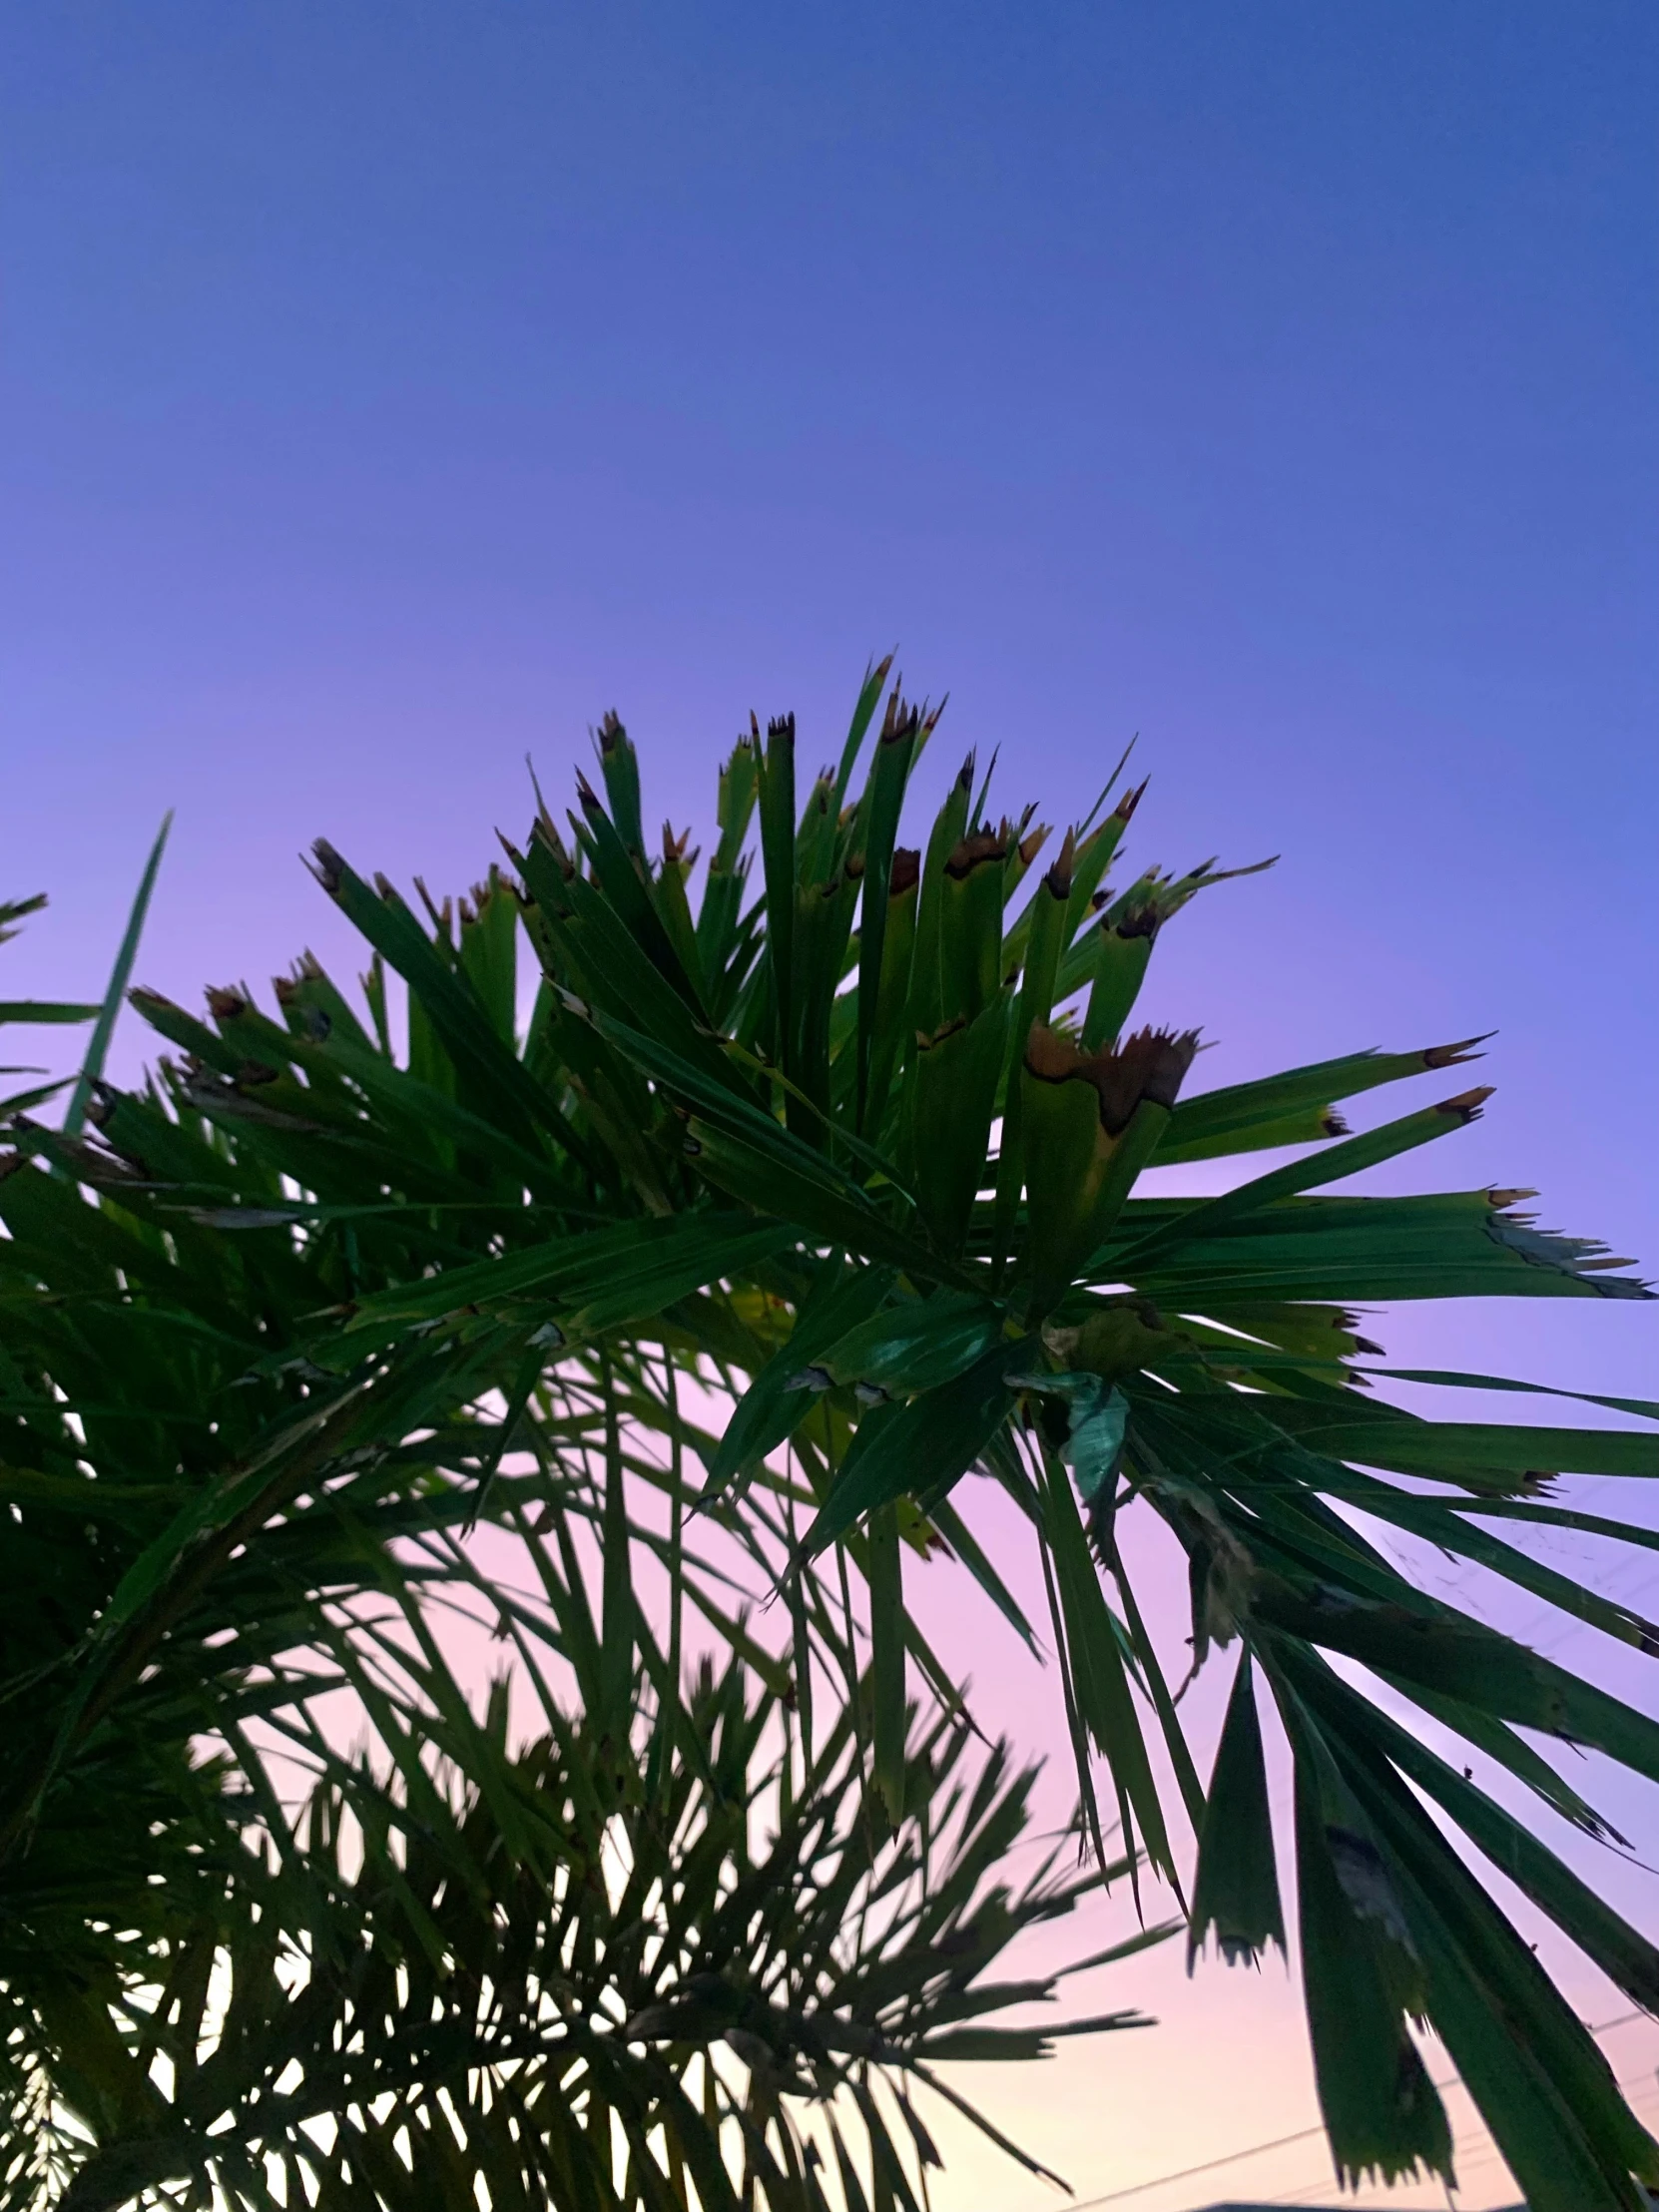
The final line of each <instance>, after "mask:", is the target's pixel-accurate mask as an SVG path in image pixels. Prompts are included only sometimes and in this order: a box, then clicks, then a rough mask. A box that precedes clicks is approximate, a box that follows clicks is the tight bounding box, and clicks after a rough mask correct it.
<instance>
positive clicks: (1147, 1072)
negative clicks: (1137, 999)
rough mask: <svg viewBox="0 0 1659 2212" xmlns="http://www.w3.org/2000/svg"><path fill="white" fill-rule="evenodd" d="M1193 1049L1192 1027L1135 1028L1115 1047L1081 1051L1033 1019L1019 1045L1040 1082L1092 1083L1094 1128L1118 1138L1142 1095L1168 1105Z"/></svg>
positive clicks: (1195, 1043) (1195, 1042)
mask: <svg viewBox="0 0 1659 2212" xmlns="http://www.w3.org/2000/svg"><path fill="white" fill-rule="evenodd" d="M1197 1050H1198V1031H1197V1030H1196V1029H1188V1030H1184V1031H1182V1032H1181V1033H1180V1034H1179V1035H1178V1034H1177V1033H1176V1032H1175V1031H1174V1030H1173V1029H1140V1030H1137V1031H1136V1032H1135V1034H1134V1036H1132V1037H1126V1038H1125V1039H1124V1040H1123V1042H1122V1043H1121V1044H1120V1045H1119V1046H1118V1047H1117V1048H1116V1050H1115V1051H1113V1050H1109V1051H1105V1052H1087V1053H1086V1052H1081V1051H1079V1049H1078V1047H1077V1045H1076V1044H1075V1043H1074V1042H1073V1040H1072V1039H1071V1038H1070V1037H1067V1036H1062V1035H1061V1033H1060V1032H1059V1031H1058V1030H1057V1029H1050V1028H1048V1027H1047V1026H1046V1025H1045V1024H1043V1023H1042V1022H1037V1023H1035V1024H1034V1025H1033V1027H1032V1030H1031V1037H1030V1041H1029V1043H1028V1044H1027V1045H1026V1048H1025V1065H1026V1067H1027V1068H1028V1069H1029V1070H1030V1072H1031V1074H1033V1075H1034V1076H1035V1077H1036V1078H1037V1080H1038V1081H1039V1082H1041V1083H1069V1082H1074V1081H1075V1082H1083V1083H1092V1084H1093V1085H1094V1088H1095V1094H1096V1096H1097V1097H1098V1098H1099V1100H1100V1126H1101V1127H1102V1129H1104V1130H1105V1132H1106V1134H1107V1135H1108V1136H1109V1137H1117V1136H1121V1135H1122V1133H1123V1131H1124V1130H1125V1129H1127V1128H1128V1126H1129V1124H1130V1121H1131V1120H1132V1119H1133V1117H1134V1112H1135V1108H1136V1107H1137V1106H1138V1105H1139V1104H1140V1103H1141V1101H1142V1099H1143V1098H1144V1099H1145V1100H1147V1101H1148V1103H1149V1104H1151V1105H1153V1106H1165V1107H1168V1106H1173V1105H1174V1104H1175V1101H1176V1096H1177V1094H1178V1093H1179V1091H1180V1089H1181V1085H1182V1083H1183V1081H1184V1080H1185V1078H1186V1074H1187V1070H1188V1069H1189V1068H1190V1067H1191V1066H1192V1064H1193V1055H1194V1053H1195V1052H1197Z"/></svg>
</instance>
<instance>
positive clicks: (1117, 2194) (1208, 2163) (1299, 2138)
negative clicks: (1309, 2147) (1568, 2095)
mask: <svg viewBox="0 0 1659 2212" xmlns="http://www.w3.org/2000/svg"><path fill="white" fill-rule="evenodd" d="M1648 2016H1649V2015H1648V2014H1647V2013H1645V2012H1643V2011H1641V2010H1636V2011H1631V2012H1621V2013H1620V2014H1619V2015H1618V2017H1617V2018H1616V2019H1611V2020H1601V2021H1599V2022H1597V2024H1596V2025H1595V2026H1593V2027H1592V2028H1591V2029H1590V2033H1591V2034H1592V2035H1610V2034H1611V2033H1612V2031H1613V2029H1614V2028H1616V2027H1628V2026H1629V2025H1630V2023H1631V2021H1632V2020H1643V2019H1646V2018H1648ZM1631 2078H1632V2079H1633V2080H1634V2079H1635V2076H1634V2075H1632V2076H1631ZM1434 2086H1435V2088H1436V2089H1455V2088H1458V2087H1460V2086H1461V2084H1460V2082H1459V2081H1458V2079H1457V2076H1456V2075H1455V2074H1452V2075H1450V2076H1448V2078H1447V2079H1446V2080H1444V2081H1436V2082H1435V2084H1434ZM1324 2133H1325V2128H1324V2126H1323V2125H1319V2126H1315V2127H1304V2128H1299V2129H1298V2130H1297V2131H1296V2133H1295V2134H1294V2135H1276V2136H1275V2137H1274V2138H1273V2139H1272V2141H1271V2142H1265V2143H1250V2144H1248V2145H1246V2147H1245V2148H1244V2149H1243V2150H1233V2151H1227V2152H1225V2153H1224V2154H1223V2155H1222V2156H1221V2157H1220V2158H1206V2159H1205V2160H1204V2161H1203V2162H1202V2163H1201V2164H1199V2165H1197V2166H1182V2167H1181V2168H1179V2169H1178V2170H1177V2171H1176V2172H1174V2173H1167V2174H1155V2175H1154V2176H1153V2178H1152V2179H1151V2180H1150V2181H1136V2182H1132V2183H1131V2184H1130V2186H1129V2187H1128V2188H1126V2189H1109V2190H1108V2191H1107V2192H1106V2194H1105V2195H1104V2196H1101V2197H1084V2198H1082V2199H1081V2200H1080V2201H1079V2202H1077V2203H1075V2204H1073V2205H1071V2206H1069V2207H1068V2212H1100V2207H1101V2206H1103V2205H1108V2204H1127V2203H1128V2201H1129V2199H1130V2198H1131V2197H1144V2196H1148V2195H1150V2194H1151V2192H1152V2191H1153V2190H1154V2189H1169V2188H1173V2187H1174V2186H1175V2184H1176V2182H1178V2181H1195V2180H1197V2179H1198V2177H1199V2176H1200V2175H1201V2174H1213V2173H1219V2172H1220V2171H1221V2169H1222V2168H1223V2167H1224V2166H1236V2165H1238V2164H1239V2163H1240V2162H1241V2160H1243V2159H1246V2158H1261V2157H1264V2156H1265V2155H1266V2154H1267V2153H1268V2152H1269V2151H1270V2150H1288V2149H1289V2148H1290V2146H1291V2145H1292V2144H1293V2143H1306V2142H1309V2141H1311V2140H1312V2139H1313V2138H1314V2137H1315V2136H1316V2135H1323V2134H1324ZM1471 2139H1472V2138H1471Z"/></svg>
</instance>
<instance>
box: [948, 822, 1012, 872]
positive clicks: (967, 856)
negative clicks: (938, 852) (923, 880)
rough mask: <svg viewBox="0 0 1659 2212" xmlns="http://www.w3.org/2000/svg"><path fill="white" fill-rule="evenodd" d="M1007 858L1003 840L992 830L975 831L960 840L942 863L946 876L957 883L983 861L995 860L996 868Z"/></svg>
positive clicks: (1005, 845)
mask: <svg viewBox="0 0 1659 2212" xmlns="http://www.w3.org/2000/svg"><path fill="white" fill-rule="evenodd" d="M1007 857H1008V847H1007V844H1006V842H1005V841H1004V839H1003V838H1002V837H1000V836H998V835H997V833H996V831H995V830H974V832H973V834H972V835H971V836H968V837H962V838H960V839H959V840H958V841H957V842H956V843H955V844H954V845H953V846H952V847H951V850H950V856H949V858H948V859H947V860H946V861H945V863H944V872H945V873H946V875H952V876H954V877H955V879H956V881H957V882H958V883H959V882H961V881H962V879H963V878H964V877H965V876H968V875H971V874H972V873H973V870H974V869H975V868H976V867H978V866H979V865H980V863H981V862H982V861H985V860H995V861H996V862H997V864H998V866H1000V865H1001V863H1002V862H1003V861H1004V860H1005V859H1006V858H1007Z"/></svg>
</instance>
